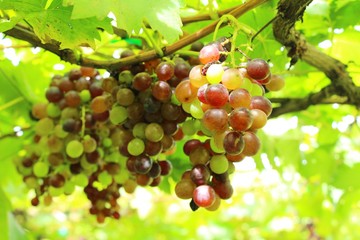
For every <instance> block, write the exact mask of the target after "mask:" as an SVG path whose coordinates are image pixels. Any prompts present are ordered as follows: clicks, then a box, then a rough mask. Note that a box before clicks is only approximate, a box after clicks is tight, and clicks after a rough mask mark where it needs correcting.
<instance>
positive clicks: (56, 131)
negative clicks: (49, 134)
mask: <svg viewBox="0 0 360 240" xmlns="http://www.w3.org/2000/svg"><path fill="white" fill-rule="evenodd" d="M54 134H55V136H57V137H58V138H65V137H66V136H67V135H69V133H68V132H65V131H64V129H63V127H62V125H61V124H58V125H56V126H55V128H54Z"/></svg>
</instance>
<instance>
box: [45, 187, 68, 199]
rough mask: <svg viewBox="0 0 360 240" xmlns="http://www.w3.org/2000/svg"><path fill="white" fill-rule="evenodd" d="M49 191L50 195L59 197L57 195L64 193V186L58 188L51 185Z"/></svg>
mask: <svg viewBox="0 0 360 240" xmlns="http://www.w3.org/2000/svg"><path fill="white" fill-rule="evenodd" d="M48 192H49V195H50V196H52V197H57V196H60V195H61V194H63V193H64V188H63V187H61V188H56V187H53V186H49V188H48Z"/></svg>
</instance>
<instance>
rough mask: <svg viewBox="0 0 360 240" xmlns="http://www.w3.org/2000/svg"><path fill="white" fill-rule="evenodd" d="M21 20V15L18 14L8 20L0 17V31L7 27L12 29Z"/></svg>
mask: <svg viewBox="0 0 360 240" xmlns="http://www.w3.org/2000/svg"><path fill="white" fill-rule="evenodd" d="M21 20H22V17H18V16H15V17H13V18H11V19H10V20H7V19H0V32H5V31H7V30H9V29H12V28H13V27H14V26H15V25H16V24H17V23H18V22H19V21H21Z"/></svg>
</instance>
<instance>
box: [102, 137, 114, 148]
mask: <svg viewBox="0 0 360 240" xmlns="http://www.w3.org/2000/svg"><path fill="white" fill-rule="evenodd" d="M102 145H103V146H104V147H105V148H109V147H111V146H112V140H111V138H108V137H106V138H104V139H103V140H102Z"/></svg>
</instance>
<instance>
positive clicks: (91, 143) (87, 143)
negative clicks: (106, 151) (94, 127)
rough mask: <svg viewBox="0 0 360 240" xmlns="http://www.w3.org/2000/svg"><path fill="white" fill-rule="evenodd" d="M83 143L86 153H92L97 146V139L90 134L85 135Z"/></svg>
mask: <svg viewBox="0 0 360 240" xmlns="http://www.w3.org/2000/svg"><path fill="white" fill-rule="evenodd" d="M82 145H83V147H84V152H85V153H91V152H93V151H95V150H96V147H97V143H96V140H95V139H94V138H92V137H90V136H89V135H87V136H85V137H84V139H83V141H82Z"/></svg>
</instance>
